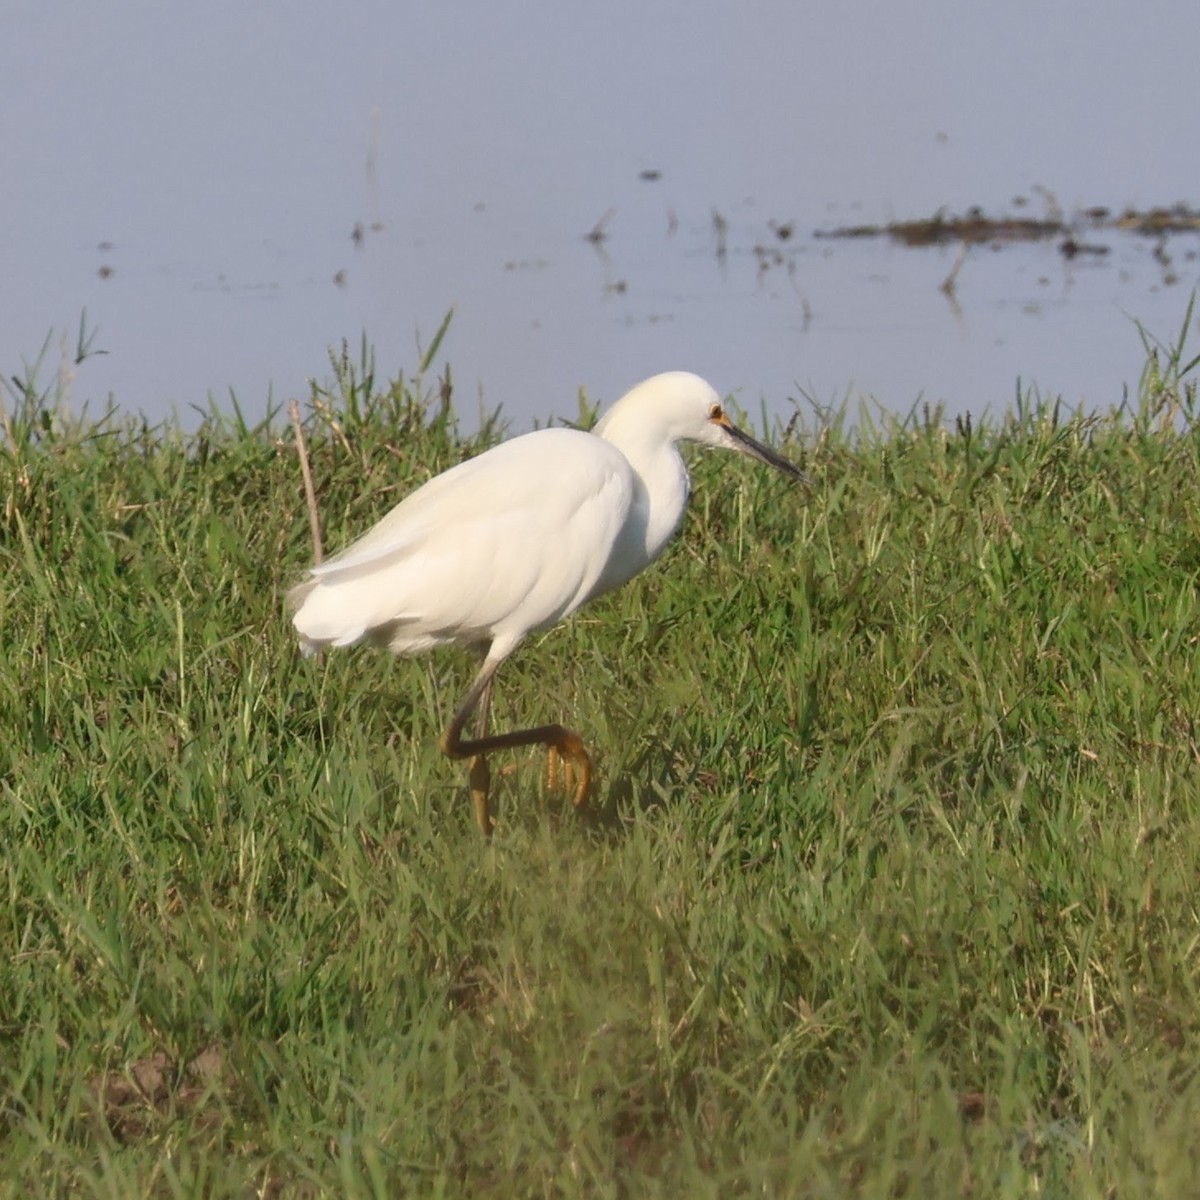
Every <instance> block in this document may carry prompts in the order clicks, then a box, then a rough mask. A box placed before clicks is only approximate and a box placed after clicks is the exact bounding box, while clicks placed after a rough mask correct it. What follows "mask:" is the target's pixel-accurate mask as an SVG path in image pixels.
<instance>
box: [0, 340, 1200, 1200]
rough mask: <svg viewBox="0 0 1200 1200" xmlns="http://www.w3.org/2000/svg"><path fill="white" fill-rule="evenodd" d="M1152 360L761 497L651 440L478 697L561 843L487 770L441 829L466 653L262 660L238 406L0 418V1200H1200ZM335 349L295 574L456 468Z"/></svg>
mask: <svg viewBox="0 0 1200 1200" xmlns="http://www.w3.org/2000/svg"><path fill="white" fill-rule="evenodd" d="M1183 357H1184V356H1183V353H1182V343H1181V344H1180V346H1178V347H1176V348H1175V349H1174V351H1172V350H1171V349H1170V348H1168V349H1167V350H1166V351H1164V352H1162V353H1158V354H1156V355H1154V356H1152V357H1151V359H1150V361H1149V362H1148V364H1147V370H1146V374H1145V377H1144V379H1143V381H1142V386H1141V389H1140V395H1138V396H1137V397H1131V398H1130V401H1129V403H1128V404H1127V405H1125V406H1122V407H1121V408H1120V409H1114V410H1113V411H1111V412H1107V413H1102V414H1096V415H1089V416H1078V415H1070V414H1067V413H1065V412H1060V411H1059V410H1058V409H1056V408H1055V407H1054V406H1053V405H1052V404H1041V403H1033V402H1031V401H1029V400H1028V399H1025V400H1020V399H1018V401H1017V402H1015V403H1014V407H1013V409H1012V411H1010V412H1009V413H1007V414H1003V415H1001V414H996V415H995V416H994V417H993V418H992V419H991V420H990V421H986V422H985V421H977V422H976V423H975V424H974V425H968V424H965V423H956V422H954V421H949V422H947V421H944V420H943V419H941V417H940V415H939V414H937V413H932V414H931V413H927V412H923V411H920V410H918V411H916V412H914V413H913V414H911V415H910V416H909V417H908V418H907V419H895V420H893V419H882V418H880V419H877V420H874V421H873V420H872V419H871V416H870V414H868V413H852V414H839V415H834V416H822V415H821V414H819V413H810V412H806V413H805V414H804V417H803V419H799V418H798V419H797V421H796V422H795V423H794V428H792V429H790V430H788V431H786V435H787V436H786V438H785V431H783V430H776V431H775V434H776V440H777V441H779V442H782V441H784V440H786V442H787V450H788V452H789V453H790V454H791V455H792V456H793V457H794V458H796V459H797V460H798V461H800V462H801V463H802V464H803V465H804V466H805V468H806V469H807V470H808V471H810V472H811V474H812V475H813V476H814V479H815V481H816V482H815V486H814V488H813V489H812V491H811V492H810V493H807V494H806V493H805V492H804V491H803V490H802V489H798V488H794V487H789V486H788V484H787V483H786V482H785V481H783V480H781V479H780V478H779V477H778V476H776V475H775V474H774V473H773V472H771V471H769V470H767V469H765V468H760V467H758V466H757V465H756V464H752V463H748V462H745V461H743V460H731V459H730V458H729V457H728V456H722V457H718V456H711V457H705V456H701V455H695V456H692V457H693V461H694V479H693V482H694V490H693V504H692V509H691V512H690V514H689V517H688V520H687V522H686V523H685V527H684V531H683V534H682V536H681V538H680V539H679V540H678V542H677V543H676V544H675V546H674V547H673V548H672V550H671V551H670V552H669V553H668V554H667V555H666V556H665V557H664V559H663V561H662V562H661V563H660V564H659V565H658V566H657V567H656V568H655V569H653V570H651V571H650V572H648V573H647V574H646V575H645V576H644V577H642V578H641V579H640V580H638V581H636V582H635V583H634V584H632V585H631V586H629V587H627V588H626V589H624V590H623V591H622V592H620V593H619V594H617V595H615V596H612V597H609V598H607V599H605V600H603V601H601V602H599V603H597V604H596V605H594V606H593V607H591V608H589V609H586V610H585V611H584V612H583V613H582V614H580V615H579V616H578V617H577V618H576V619H574V620H573V621H571V622H570V623H569V624H567V625H566V626H564V627H563V628H560V629H558V630H556V631H553V632H551V633H549V634H546V635H544V636H542V637H537V638H533V639H531V640H530V642H529V643H528V644H527V646H526V647H524V648H523V650H522V651H521V652H520V653H519V654H518V655H517V656H516V658H515V659H514V660H513V661H512V662H511V663H510V664H508V665H507V666H506V667H505V669H504V671H503V672H502V674H501V676H500V680H499V684H500V686H499V691H498V693H497V697H496V702H495V706H494V714H495V719H496V724H497V726H498V727H501V728H503V727H505V726H506V725H518V724H522V723H527V724H533V723H538V722H541V721H543V720H548V719H551V720H552V719H562V720H564V721H565V722H566V723H567V724H569V725H572V726H574V727H575V728H578V729H580V730H581V731H583V733H584V734H585V736H586V737H587V738H588V740H589V743H590V745H591V746H592V748H593V750H594V753H595V756H596V760H597V765H598V771H599V779H598V787H597V791H596V796H595V802H594V805H593V808H592V810H591V812H590V813H589V814H587V815H586V816H585V817H578V816H576V814H575V813H574V812H572V811H571V810H570V806H569V805H568V804H565V803H564V801H563V800H562V798H561V797H557V796H554V795H547V794H545V790H544V784H543V780H542V776H543V759H542V758H541V757H540V755H538V754H535V753H533V752H529V753H521V754H518V755H511V756H507V757H500V758H497V760H496V764H497V766H498V767H500V766H502V767H503V768H504V770H505V774H504V776H503V777H502V778H500V779H499V781H498V785H497V788H496V792H497V799H498V807H499V814H498V815H499V825H498V830H497V834H496V836H495V838H494V840H493V841H492V842H491V843H490V844H489V843H487V842H485V841H484V840H483V839H482V838H481V836H480V834H479V832H478V830H477V829H476V827H475V824H474V822H473V819H472V815H471V812H470V805H469V802H468V799H467V796H466V786H465V771H464V769H463V767H462V765H461V764H454V763H449V762H447V761H445V760H444V759H443V758H442V756H441V755H440V754H439V752H438V749H437V744H436V738H437V734H438V732H439V730H440V728H441V726H442V725H443V724H444V722H445V721H446V719H447V718H448V716H449V714H450V712H451V711H452V708H453V706H454V704H455V702H456V700H457V698H458V697H459V696H460V694H461V692H462V690H463V689H464V688H465V686H466V683H467V682H468V681H469V679H470V676H471V673H472V671H473V669H474V666H473V663H472V661H471V660H470V658H469V657H468V656H467V655H466V654H456V653H452V652H451V653H444V654H442V655H438V656H434V657H431V658H427V659H417V660H403V661H400V662H398V663H397V662H394V661H392V660H391V659H389V658H388V657H387V656H386V655H382V654H378V653H372V652H369V651H363V652H358V651H355V652H348V653H340V654H335V655H332V656H330V657H328V658H327V659H326V660H325V661H324V662H313V661H305V660H302V659H301V658H300V656H299V654H298V653H297V651H296V648H295V644H294V639H293V637H292V634H291V631H290V628H289V624H288V621H287V619H286V617H285V615H284V613H283V611H282V595H283V593H284V591H285V590H286V588H287V586H288V585H289V584H290V583H292V582H294V580H295V579H296V577H297V575H298V574H299V572H300V571H301V570H302V568H303V567H304V566H305V565H306V564H307V562H308V561H309V559H310V556H311V548H310V545H309V533H308V526H307V519H306V515H305V507H304V500H303V493H302V490H301V479H300V472H299V469H298V465H297V456H296V453H295V448H294V444H293V441H292V437H291V433H290V431H289V430H288V429H287V427H286V425H285V423H284V422H283V421H282V420H280V419H276V420H275V421H274V423H270V424H268V425H266V426H262V427H256V428H252V427H249V426H247V425H246V424H245V423H244V422H242V421H240V420H239V419H237V418H236V417H233V418H229V419H226V420H223V421H222V420H218V419H216V418H213V419H210V420H207V421H205V422H204V424H203V425H202V427H201V428H200V429H199V431H198V432H196V433H192V434H188V435H186V436H185V435H184V434H183V433H181V432H180V431H179V430H178V429H177V428H174V427H171V426H167V427H158V428H147V427H145V426H144V425H142V424H137V423H123V422H122V420H120V419H117V418H113V417H109V418H103V419H98V420H91V421H82V422H78V421H76V422H72V421H71V420H69V419H67V418H65V417H64V416H62V415H61V413H60V412H58V411H57V409H56V408H55V406H54V405H53V404H52V403H51V399H52V398H50V397H39V396H38V395H37V394H36V388H34V387H32V386H30V387H27V388H26V389H25V391H26V392H27V393H28V394H27V395H26V396H25V398H23V399H21V398H19V397H18V398H17V399H14V395H13V394H12V393H10V394H9V396H8V405H7V416H6V422H5V429H4V433H3V444H2V445H0V565H2V569H3V575H2V580H3V582H2V583H0V622H2V627H3V635H4V655H3V661H2V662H0V730H2V732H3V737H2V738H0V836H2V837H3V846H4V871H3V876H2V882H3V892H2V896H0V1089H2V1100H0V1105H2V1107H0V1195H3V1196H21V1197H23V1198H24V1197H41V1196H62V1195H76V1196H87V1197H92V1196H96V1197H113V1198H114V1200H128V1198H129V1197H134V1196H144V1195H146V1196H188V1197H192V1196H195V1197H199V1196H204V1197H209V1198H220V1197H252V1196H268V1197H274V1196H288V1197H292V1196H297V1197H316V1196H327V1195H328V1196H347V1197H366V1196H378V1197H384V1196H403V1195H421V1196H451V1197H459V1196H495V1197H510V1196H512V1197H517V1196H547V1197H550V1196H586V1197H630V1198H634V1197H664V1198H676V1197H685V1196H686V1197H714V1198H716V1197H720V1198H724V1197H733V1196H752V1195H753V1196H771V1197H829V1198H843V1197H922V1198H924V1197H943V1196H955V1197H957V1196H971V1197H987V1198H993V1197H1018V1196H1020V1197H1025V1196H1050V1197H1060V1196H1072V1197H1074V1196H1079V1197H1097V1198H1102V1197H1103V1198H1107V1197H1121V1198H1125V1197H1130V1198H1132V1197H1139V1198H1140V1197H1155V1196H1158V1197H1170V1198H1172V1200H1175V1198H1178V1197H1184V1196H1189V1195H1197V1194H1200V1139H1198V1137H1197V1131H1198V1129H1200V886H1198V885H1200V728H1198V724H1197V722H1198V719H1200V673H1198V672H1197V670H1196V666H1195V662H1196V656H1197V640H1198V639H1200V597H1198V591H1197V585H1198V583H1200V510H1198V505H1197V498H1198V497H1200V410H1198V408H1197V397H1196V393H1195V390H1194V387H1193V386H1191V385H1189V383H1188V380H1187V379H1186V378H1184V375H1185V374H1186V370H1187V368H1188V366H1189V365H1194V364H1186V363H1184V362H1183V361H1182V360H1183ZM425 365H426V366H429V364H425ZM336 368H337V372H336V382H335V383H333V384H331V385H330V388H329V390H328V391H324V392H319V393H317V394H315V396H314V401H315V407H314V408H313V409H312V410H311V415H310V417H309V420H308V425H307V429H308V435H309V439H310V451H311V455H312V462H313V470H314V474H315V477H316V485H317V491H318V495H319V497H320V504H321V511H322V516H323V520H324V524H325V532H326V538H327V542H328V544H329V545H331V546H333V547H336V546H337V545H339V544H343V543H344V542H345V541H346V540H348V539H349V538H350V537H351V536H353V535H354V534H355V533H357V532H359V531H361V530H362V529H364V528H365V527H366V526H367V524H369V523H370V522H371V521H372V520H373V519H374V518H375V517H377V516H378V515H380V514H381V513H382V512H383V511H384V510H385V509H386V508H387V507H389V506H390V505H391V504H392V503H394V502H395V501H396V500H397V499H398V498H399V497H400V496H402V495H403V494H404V493H405V492H406V491H407V490H409V489H410V488H411V487H413V486H414V485H415V484H417V483H418V482H420V481H422V480H424V479H426V478H427V477H428V476H429V475H430V474H431V473H433V472H436V471H438V470H440V469H442V468H445V467H447V466H449V465H451V464H452V463H454V462H457V461H459V460H460V459H461V458H463V457H464V456H466V455H469V454H471V453H474V452H476V451H477V450H478V449H479V448H480V446H481V444H482V443H484V442H487V441H489V440H493V439H494V438H495V437H497V436H499V434H500V432H501V431H499V430H497V429H494V428H492V427H491V426H490V425H488V424H487V423H485V427H484V430H483V432H482V433H480V434H478V435H474V436H470V437H468V436H464V435H462V434H461V433H460V432H459V430H458V427H457V425H456V423H455V420H454V418H453V412H452V402H451V405H450V406H447V405H446V404H444V403H443V399H444V397H443V389H441V388H439V382H438V379H437V377H436V376H435V375H434V374H432V373H430V374H429V375H428V376H427V377H425V378H422V377H420V376H416V377H414V378H413V379H411V380H401V381H397V382H395V383H392V384H390V385H382V384H379V383H377V382H376V381H374V380H373V379H372V378H371V370H370V363H369V358H368V357H366V356H365V355H364V356H363V358H362V359H361V361H360V360H359V359H358V358H354V359H353V360H351V359H348V358H345V357H343V358H341V359H339V361H338V362H337V363H336ZM547 415H549V414H547ZM568 415H570V416H572V417H574V416H575V415H576V414H574V413H570V414H568ZM851 422H852V424H853V428H852V430H851Z"/></svg>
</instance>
